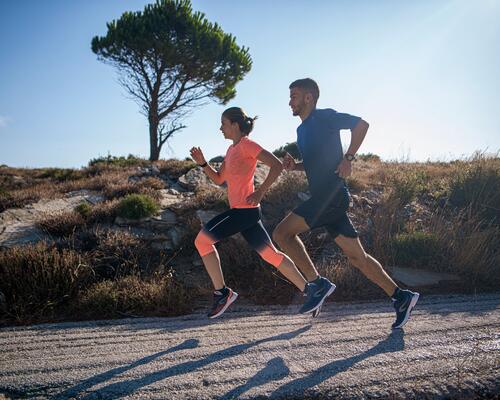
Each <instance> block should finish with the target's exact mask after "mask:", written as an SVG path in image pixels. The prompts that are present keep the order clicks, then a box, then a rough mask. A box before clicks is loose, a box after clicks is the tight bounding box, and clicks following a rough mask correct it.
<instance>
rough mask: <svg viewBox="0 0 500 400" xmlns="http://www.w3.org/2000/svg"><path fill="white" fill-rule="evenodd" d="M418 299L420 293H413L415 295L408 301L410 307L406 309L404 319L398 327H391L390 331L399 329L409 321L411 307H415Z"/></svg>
mask: <svg viewBox="0 0 500 400" xmlns="http://www.w3.org/2000/svg"><path fill="white" fill-rule="evenodd" d="M419 297H420V293H415V295H414V296H413V297H412V299H411V301H410V305H409V306H408V309H407V310H406V314H405V318H404V319H403V321H402V322H401V323H400V324H399V325H398V326H393V327H392V329H400V328H402V327H403V326H404V325H405V324H406V323H407V322H408V320H409V319H410V314H411V312H412V310H413V307H415V304H417V301H418V298H419Z"/></svg>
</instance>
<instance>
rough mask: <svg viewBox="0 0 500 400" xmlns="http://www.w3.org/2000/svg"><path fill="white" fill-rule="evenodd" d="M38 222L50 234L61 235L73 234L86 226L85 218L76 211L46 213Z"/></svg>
mask: <svg viewBox="0 0 500 400" xmlns="http://www.w3.org/2000/svg"><path fill="white" fill-rule="evenodd" d="M36 224H37V225H38V227H39V228H41V229H42V230H43V231H45V232H47V233H48V234H50V235H52V236H56V237H60V236H68V235H71V234H73V233H75V231H76V230H78V229H81V228H82V227H83V226H85V218H84V217H83V216H82V215H81V214H80V213H78V212H76V211H66V212H58V213H50V214H48V213H45V214H43V215H42V216H41V217H40V218H39V219H38V220H37V222H36Z"/></svg>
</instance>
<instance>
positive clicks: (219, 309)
mask: <svg viewBox="0 0 500 400" xmlns="http://www.w3.org/2000/svg"><path fill="white" fill-rule="evenodd" d="M237 297H238V293H236V292H234V291H233V290H232V289H230V288H227V293H226V294H225V295H224V294H222V292H219V291H218V290H216V291H215V292H214V303H213V306H212V309H211V310H210V312H209V313H208V318H217V317H218V316H219V315H222V314H223V313H224V311H226V310H227V308H228V307H229V306H230V305H231V304H232V303H234V301H235V300H236V299H237Z"/></svg>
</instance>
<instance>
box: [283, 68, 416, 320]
mask: <svg viewBox="0 0 500 400" xmlns="http://www.w3.org/2000/svg"><path fill="white" fill-rule="evenodd" d="M289 89H290V102H289V106H290V107H291V109H292V113H293V115H294V116H298V117H300V119H301V120H302V123H301V124H300V126H299V127H298V128H297V145H298V147H299V150H300V153H301V155H302V160H303V161H302V162H296V161H295V160H294V159H293V157H292V156H291V155H290V154H286V155H285V158H284V161H283V164H284V167H285V169H286V170H300V171H305V173H306V176H307V181H308V184H309V191H310V193H311V198H310V199H309V200H307V201H305V202H304V203H302V204H300V205H299V206H298V207H297V208H296V209H295V210H293V212H291V213H290V214H288V215H287V216H286V217H285V218H284V219H283V220H282V221H281V222H280V223H279V224H278V225H277V227H276V229H275V230H274V232H273V239H274V240H275V241H276V242H277V243H278V245H279V246H280V248H281V249H282V250H283V251H285V252H286V253H287V254H288V255H289V256H290V257H291V258H292V260H293V261H294V262H295V264H296V265H297V267H298V268H299V269H300V271H301V272H302V273H303V274H304V276H305V277H306V279H307V280H308V282H310V283H311V284H312V285H316V286H318V287H319V288H321V287H323V286H324V285H325V282H324V280H323V278H321V277H320V276H319V275H318V272H317V270H316V268H315V267H314V264H313V263H312V261H311V259H310V257H309V255H308V254H307V251H306V249H305V247H304V244H303V243H302V241H301V240H300V238H299V236H298V234H299V233H302V232H306V231H309V230H310V229H313V228H316V227H320V226H324V227H325V228H326V229H327V230H328V232H329V233H330V235H331V236H332V237H333V238H334V240H335V242H336V243H337V244H338V245H339V247H340V248H341V249H342V251H343V252H344V254H345V255H346V256H347V257H348V258H349V261H350V262H351V264H352V265H354V266H355V267H356V268H358V269H359V270H360V271H361V272H362V273H363V274H364V275H365V276H366V277H367V278H368V279H370V280H371V281H372V282H374V283H375V284H377V285H378V286H380V287H381V288H382V289H383V290H384V291H385V293H387V295H388V296H390V297H391V299H392V301H393V303H394V308H395V310H396V320H395V322H394V323H393V324H392V328H393V329H396V328H401V327H403V325H404V324H406V322H407V321H408V318H409V317H410V313H411V311H412V309H413V307H414V306H415V304H416V303H417V300H418V297H419V294H418V293H414V292H411V291H409V290H402V289H400V288H399V287H398V286H397V285H396V284H395V283H394V281H393V280H392V279H391V278H390V277H389V275H387V273H386V272H385V271H384V269H383V268H382V266H381V265H380V263H379V262H378V261H377V260H376V259H375V258H373V257H372V256H371V255H369V254H367V253H366V252H365V250H364V249H363V246H362V245H361V242H360V241H359V238H358V233H357V231H356V229H354V227H353V225H352V223H351V221H350V219H349V217H348V215H347V209H348V207H349V192H348V190H347V186H346V184H345V178H347V177H348V176H349V175H350V174H351V170H352V166H351V162H352V161H353V160H354V159H355V156H354V155H355V154H356V152H357V151H358V149H359V147H360V146H361V143H363V140H364V138H365V135H366V132H367V131H368V126H369V125H368V123H367V122H365V121H363V120H362V119H361V118H359V117H356V116H353V115H350V114H343V113H338V112H336V111H335V110H332V109H317V108H316V103H317V101H318V98H319V87H318V85H317V83H316V82H315V81H313V80H312V79H309V78H306V79H299V80H296V81H295V82H292V84H291V85H290V87H289ZM341 129H350V130H351V143H350V146H349V148H348V149H347V152H346V154H345V155H344V154H343V152H342V144H341V141H340V130H341ZM316 312H319V309H318V311H316Z"/></svg>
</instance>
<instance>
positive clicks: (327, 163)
mask: <svg viewBox="0 0 500 400" xmlns="http://www.w3.org/2000/svg"><path fill="white" fill-rule="evenodd" d="M360 119H361V118H360V117H356V116H354V115H350V114H343V113H338V112H337V111H335V110H332V109H330V108H326V109H323V110H320V109H314V110H313V111H312V112H311V114H309V116H308V117H307V118H306V119H305V120H304V121H302V124H300V125H299V127H298V128H297V145H298V147H299V150H300V153H301V155H302V160H303V163H304V170H305V172H306V176H307V180H308V182H309V190H310V192H311V195H312V196H316V197H325V196H326V197H327V198H328V199H329V200H331V199H333V198H337V194H338V195H344V196H345V195H347V194H348V192H347V188H346V186H345V182H344V180H343V179H342V178H340V177H339V176H338V174H336V173H335V170H336V169H337V167H338V165H339V163H340V162H341V161H342V159H343V157H344V155H343V153H342V143H341V140H340V130H341V129H352V128H354V127H355V126H356V124H357V123H358V122H359V121H360Z"/></svg>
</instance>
